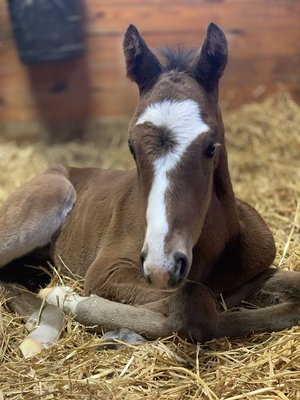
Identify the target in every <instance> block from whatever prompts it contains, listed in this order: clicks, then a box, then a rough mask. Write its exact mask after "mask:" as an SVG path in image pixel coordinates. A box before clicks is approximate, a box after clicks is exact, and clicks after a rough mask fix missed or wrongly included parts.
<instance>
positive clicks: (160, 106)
mask: <svg viewBox="0 0 300 400" xmlns="http://www.w3.org/2000/svg"><path fill="white" fill-rule="evenodd" d="M145 123H150V124H152V125H154V126H155V127H157V128H166V129H167V130H168V131H169V132H171V133H172V134H173V135H174V138H177V139H178V140H179V142H192V141H193V140H195V139H196V138H197V137H198V136H199V135H201V134H202V133H204V132H207V131H208V130H209V126H208V125H207V124H206V123H205V122H204V120H203V118H202V115H201V109H200V106H199V104H198V103H197V102H196V101H194V100H191V99H185V100H170V99H165V100H162V101H159V102H155V103H152V104H148V105H147V107H146V108H145V110H144V111H143V112H142V114H141V115H140V116H139V117H138V118H137V121H136V125H142V124H145Z"/></svg>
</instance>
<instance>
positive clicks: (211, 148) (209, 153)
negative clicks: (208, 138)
mask: <svg viewBox="0 0 300 400" xmlns="http://www.w3.org/2000/svg"><path fill="white" fill-rule="evenodd" d="M219 146H220V144H219V143H209V145H208V146H207V147H206V149H205V151H204V155H205V157H207V158H213V156H214V155H215V152H216V148H217V147H219Z"/></svg>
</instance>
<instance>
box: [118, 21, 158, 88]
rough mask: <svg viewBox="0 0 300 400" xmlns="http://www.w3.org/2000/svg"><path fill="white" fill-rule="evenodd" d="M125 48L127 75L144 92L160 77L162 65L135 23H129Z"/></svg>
mask: <svg viewBox="0 0 300 400" xmlns="http://www.w3.org/2000/svg"><path fill="white" fill-rule="evenodd" d="M123 49H124V55H125V61H126V70H127V76H128V77H129V78H130V79H131V80H132V81H134V82H136V83H137V85H138V87H139V89H140V92H143V91H144V90H146V89H147V88H149V87H150V86H151V85H152V84H153V83H154V81H155V80H156V79H157V78H158V76H159V75H160V73H161V72H162V66H161V64H160V62H159V61H158V59H157V58H156V57H155V55H154V54H153V53H152V51H151V50H150V49H149V47H148V46H147V44H146V42H145V41H144V39H143V38H142V37H141V35H140V34H139V32H138V30H137V29H136V27H135V26H134V25H129V27H128V29H127V32H126V33H125V37H124V42H123Z"/></svg>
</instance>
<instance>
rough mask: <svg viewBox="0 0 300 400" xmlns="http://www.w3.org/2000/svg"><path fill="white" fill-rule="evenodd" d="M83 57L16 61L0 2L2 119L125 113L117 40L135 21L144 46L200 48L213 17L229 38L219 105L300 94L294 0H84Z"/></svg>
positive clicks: (129, 88) (128, 100)
mask: <svg viewBox="0 0 300 400" xmlns="http://www.w3.org/2000/svg"><path fill="white" fill-rule="evenodd" d="M84 9H85V23H86V52H85V55H84V57H82V58H79V59H77V60H69V61H64V62H59V63H49V64H45V65H34V66H25V65H22V64H21V63H20V61H19V58H18V54H17V50H16V47H15V42H14V38H13V34H12V31H11V23H10V18H9V15H8V12H7V3H6V1H4V0H1V2H0V122H1V121H19V122H22V123H24V122H26V121H36V120H40V119H42V120H54V121H60V120H63V121H65V120H72V121H75V120H83V119H88V118H98V117H103V116H119V115H126V116H127V115H130V114H131V113H132V111H133V109H134V106H135V104H136V98H137V91H136V88H135V86H134V85H133V84H132V83H131V82H128V81H127V80H126V77H125V69H124V62H123V54H122V39H123V34H124V31H125V30H126V27H127V26H128V24H130V23H133V24H135V25H136V26H137V27H138V28H139V30H140V31H141V33H142V34H143V35H144V37H145V39H146V40H147V41H148V43H149V44H150V45H151V46H153V47H156V46H161V45H164V44H168V45H175V44H178V43H179V44H187V45H189V46H196V47H198V46H200V45H201V42H202V40H203V37H204V35H205V30H206V27H207V24H208V23H209V22H210V21H213V22H215V23H217V24H219V25H220V26H221V27H222V28H223V30H224V31H225V33H226V35H227V38H228V41H229V64H228V67H227V71H226V75H225V77H224V79H223V82H222V90H221V98H222V104H223V106H224V107H229V108H233V107H236V106H239V105H240V104H242V103H245V102H249V101H252V100H257V99H262V98H264V97H265V96H266V95H268V94H270V93H273V92H274V91H275V90H276V89H277V87H278V85H281V86H282V87H284V88H287V89H288V90H289V91H290V92H291V93H292V95H293V97H294V98H295V99H296V100H299V98H300V68H299V67H300V46H299V43H300V29H299V26H300V21H299V16H300V1H299V0H285V1H282V0H251V1H249V0H147V1H144V0H127V1H121V0H109V1H108V0H107V1H105V0H102V1H100V0H86V1H85V2H84Z"/></svg>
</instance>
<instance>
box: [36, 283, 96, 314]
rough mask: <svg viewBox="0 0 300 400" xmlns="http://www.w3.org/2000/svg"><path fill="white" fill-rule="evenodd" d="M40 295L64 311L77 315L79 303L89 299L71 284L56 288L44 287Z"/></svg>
mask: <svg viewBox="0 0 300 400" xmlns="http://www.w3.org/2000/svg"><path fill="white" fill-rule="evenodd" d="M39 297H41V298H45V299H46V301H47V303H48V304H53V305H55V306H57V307H59V308H61V309H62V310H63V311H64V312H66V313H68V314H71V315H75V314H76V307H77V305H78V303H80V302H81V301H83V300H86V299H88V297H84V296H80V295H79V294H77V293H76V292H74V290H73V289H72V288H70V287H69V286H55V287H54V288H46V289H42V290H40V292H39Z"/></svg>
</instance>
